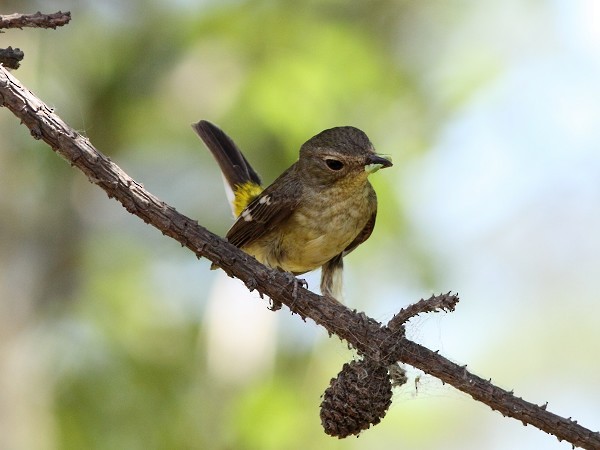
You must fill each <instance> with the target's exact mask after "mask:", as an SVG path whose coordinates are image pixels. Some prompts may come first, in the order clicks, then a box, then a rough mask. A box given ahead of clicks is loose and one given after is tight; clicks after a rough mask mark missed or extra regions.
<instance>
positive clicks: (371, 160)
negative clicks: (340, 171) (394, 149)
mask: <svg viewBox="0 0 600 450" xmlns="http://www.w3.org/2000/svg"><path fill="white" fill-rule="evenodd" d="M392 165H393V164H392V158H391V157H390V156H387V155H376V154H372V155H369V156H367V159H366V161H365V171H366V172H367V173H368V174H372V173H375V172H377V171H378V170H379V169H384V168H386V167H392Z"/></svg>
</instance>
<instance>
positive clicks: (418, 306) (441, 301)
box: [387, 292, 458, 331]
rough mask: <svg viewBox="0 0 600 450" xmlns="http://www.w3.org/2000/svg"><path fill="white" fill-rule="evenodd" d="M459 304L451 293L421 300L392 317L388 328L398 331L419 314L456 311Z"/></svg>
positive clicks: (456, 297)
mask: <svg viewBox="0 0 600 450" xmlns="http://www.w3.org/2000/svg"><path fill="white" fill-rule="evenodd" d="M457 303H458V296H457V295H452V294H451V293H450V292H448V293H447V294H440V295H432V296H431V297H430V298H428V299H427V300H423V299H421V300H419V301H418V302H417V303H413V304H412V305H409V306H407V307H406V308H404V309H401V310H400V312H399V313H398V314H396V315H395V316H394V317H392V319H391V320H390V321H389V322H388V324H387V326H388V328H389V329H391V330H393V331H396V330H399V329H400V327H402V326H403V325H404V324H405V323H406V322H408V321H409V320H410V319H411V318H412V317H414V316H416V315H418V314H422V313H428V312H438V311H454V308H455V307H456V304H457Z"/></svg>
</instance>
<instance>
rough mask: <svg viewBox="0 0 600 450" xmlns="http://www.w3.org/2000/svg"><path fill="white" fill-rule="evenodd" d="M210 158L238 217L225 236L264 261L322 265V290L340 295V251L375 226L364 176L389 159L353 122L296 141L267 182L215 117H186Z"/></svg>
mask: <svg viewBox="0 0 600 450" xmlns="http://www.w3.org/2000/svg"><path fill="white" fill-rule="evenodd" d="M192 127H193V129H194V130H195V132H196V133H197V134H198V136H200V138H201V139H202V140H203V141H204V143H205V144H206V146H207V147H208V149H209V150H210V152H211V153H212V155H213V156H214V158H215V159H216V160H217V163H218V164H219V166H220V168H221V171H222V173H223V176H224V178H225V182H226V188H229V189H230V190H231V193H232V194H233V195H232V209H233V212H234V214H235V216H236V217H237V220H236V221H235V223H234V224H233V226H232V227H231V229H230V230H229V231H228V232H227V236H226V237H227V240H228V241H229V242H230V243H231V244H233V245H235V246H236V247H238V248H240V249H241V250H243V251H244V252H246V253H248V254H250V255H252V256H253V257H254V258H256V259H257V260H258V261H259V262H261V263H262V264H264V265H266V266H269V267H271V268H275V269H279V270H282V271H286V272H291V273H292V274H294V275H301V274H303V273H306V272H309V271H312V270H315V269H318V268H319V267H321V268H322V273H321V293H322V294H323V295H327V296H331V297H333V298H335V299H337V300H341V291H342V271H343V257H344V256H346V255H347V254H348V253H350V252H351V251H353V250H354V249H355V248H356V247H358V246H359V245H360V244H362V243H363V242H364V241H366V240H367V239H368V238H369V236H370V235H371V233H372V232H373V227H374V226H375V218H376V216H377V196H376V194H375V190H374V189H373V187H372V186H371V183H369V181H368V179H367V177H368V176H369V175H370V174H372V173H374V172H376V171H377V170H379V169H381V168H384V167H391V166H392V162H391V159H390V158H389V157H387V156H382V155H378V154H377V153H375V150H374V149H373V145H372V144H371V142H370V141H369V138H368V137H367V135H366V134H365V133H364V132H362V131H361V130H359V129H358V128H354V127H350V126H345V127H336V128H330V129H328V130H325V131H322V132H321V133H319V134H317V135H316V136H314V137H312V138H310V139H309V140H308V141H306V142H305V143H304V144H303V145H302V146H301V147H300V157H299V159H298V161H296V162H295V163H294V164H292V166H291V167H290V168H288V169H287V170H286V171H285V172H283V173H282V174H281V175H280V176H279V177H278V178H277V179H276V180H275V181H274V182H273V184H271V185H270V186H268V187H267V188H266V189H264V190H263V188H262V187H261V180H260V177H259V176H258V174H257V173H256V172H255V171H254V169H253V168H252V166H250V164H249V163H248V161H247V160H246V158H245V157H244V155H243V154H242V152H241V151H240V149H239V148H238V147H237V145H236V144H235V143H234V142H233V140H232V139H231V138H230V137H229V136H227V135H226V134H225V133H224V132H223V131H222V130H221V129H220V128H218V127H217V126H216V125H214V124H212V123H210V122H208V121H206V120H201V121H200V122H198V123H195V124H193V125H192Z"/></svg>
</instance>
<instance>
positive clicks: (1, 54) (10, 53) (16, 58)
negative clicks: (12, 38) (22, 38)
mask: <svg viewBox="0 0 600 450" xmlns="http://www.w3.org/2000/svg"><path fill="white" fill-rule="evenodd" d="M24 56H25V54H24V53H23V52H22V51H21V49H18V48H12V47H8V48H0V64H2V65H3V66H4V67H8V68H9V69H18V68H19V65H20V62H21V61H22V60H23V57H24Z"/></svg>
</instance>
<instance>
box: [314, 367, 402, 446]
mask: <svg viewBox="0 0 600 450" xmlns="http://www.w3.org/2000/svg"><path fill="white" fill-rule="evenodd" d="M391 403H392V385H391V383H390V379H389V376H388V372H387V368H385V367H382V366H378V365H376V364H374V363H372V362H369V361H364V360H363V361H352V362H350V363H346V364H344V367H342V371H341V372H340V373H339V374H338V376H337V378H332V379H331V383H330V385H329V387H328V388H327V389H326V390H325V394H324V395H323V402H321V424H322V425H323V428H324V429H325V433H327V434H329V435H330V436H337V437H338V438H340V439H341V438H345V437H347V436H349V435H351V434H358V433H360V432H361V431H362V430H366V429H367V428H369V427H370V426H371V425H376V424H378V423H379V422H380V421H381V419H383V417H384V416H385V413H386V412H387V410H388V408H389V407H390V404H391Z"/></svg>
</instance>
